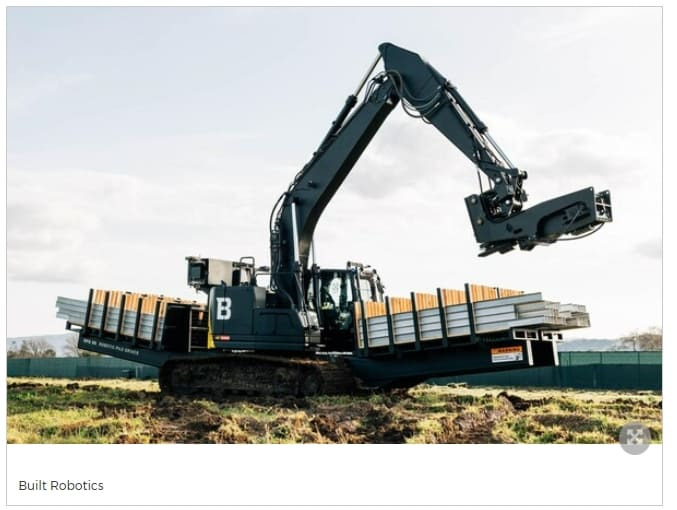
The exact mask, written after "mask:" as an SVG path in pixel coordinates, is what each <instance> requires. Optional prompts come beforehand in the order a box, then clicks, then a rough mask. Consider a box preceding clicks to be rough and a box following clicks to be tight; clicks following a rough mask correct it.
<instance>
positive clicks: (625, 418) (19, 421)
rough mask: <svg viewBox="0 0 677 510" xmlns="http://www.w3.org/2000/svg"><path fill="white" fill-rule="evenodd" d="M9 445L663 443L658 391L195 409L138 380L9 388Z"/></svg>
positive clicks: (239, 403) (459, 393)
mask: <svg viewBox="0 0 677 510" xmlns="http://www.w3.org/2000/svg"><path fill="white" fill-rule="evenodd" d="M7 406H8V417H7V428H8V430H7V440H8V442H10V443H615V442H617V441H618V433H619V430H620V428H621V427H622V426H623V425H624V424H626V423H628V422H631V421H637V422H640V423H643V424H644V425H646V426H648V427H649V428H650V429H651V433H652V438H653V440H654V441H655V442H660V441H661V438H662V426H661V415H662V397H661V394H660V393H656V392H610V391H576V390H570V391H566V390H543V389H537V390H529V389H514V388H510V389H507V390H506V389H501V388H487V387H481V388H470V387H465V386H458V385H457V386H428V385H419V386H417V387H414V388H411V389H409V390H393V391H388V392H380V393H373V394H364V395H353V396H326V397H315V398H304V399H295V398H282V399H280V398H275V399H274V398H265V397H233V398H231V399H226V400H219V401H212V400H204V399H202V400H192V399H187V398H174V397H170V396H165V395H162V394H160V391H159V388H158V386H157V383H155V382H148V381H135V380H89V381H73V380H65V379H38V378H9V379H8V388H7Z"/></svg>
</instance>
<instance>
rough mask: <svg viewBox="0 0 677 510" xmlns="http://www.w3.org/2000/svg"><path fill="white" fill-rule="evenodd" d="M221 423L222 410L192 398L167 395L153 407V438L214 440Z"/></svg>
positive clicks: (195, 440)
mask: <svg viewBox="0 0 677 510" xmlns="http://www.w3.org/2000/svg"><path fill="white" fill-rule="evenodd" d="M221 424H222V417H221V415H220V414H218V413H217V412H214V411H212V410H209V409H207V408H206V407H205V406H203V405H201V404H199V403H197V402H193V401H190V400H188V399H175V398H172V397H166V398H163V399H160V400H159V401H158V402H157V404H156V405H155V406H154V407H152V409H151V427H152V436H151V437H152V438H153V440H152V442H157V443H212V442H214V441H213V439H212V438H211V437H210V434H211V433H212V432H214V431H215V430H217V429H218V428H219V427H220V426H221Z"/></svg>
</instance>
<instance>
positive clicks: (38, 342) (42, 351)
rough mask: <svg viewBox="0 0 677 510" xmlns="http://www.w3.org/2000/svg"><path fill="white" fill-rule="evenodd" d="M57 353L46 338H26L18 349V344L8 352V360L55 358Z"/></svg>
mask: <svg viewBox="0 0 677 510" xmlns="http://www.w3.org/2000/svg"><path fill="white" fill-rule="evenodd" d="M55 356H56V351H55V350H54V347H52V344H50V343H49V342H48V341H47V340H46V339H45V338H42V337H35V338H25V339H23V340H22V341H21V345H20V346H19V347H18V348H17V346H16V343H14V345H13V346H12V347H10V348H9V349H8V350H7V357H8V358H53V357H55Z"/></svg>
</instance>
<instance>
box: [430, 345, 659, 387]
mask: <svg viewBox="0 0 677 510" xmlns="http://www.w3.org/2000/svg"><path fill="white" fill-rule="evenodd" d="M559 358H560V366H558V367H539V368H525V369H521V370H510V371H507V372H490V373H485V374H471V375H462V376H455V377H444V378H438V379H433V380H431V381H430V382H432V383H433V384H449V383H459V382H464V383H467V384H470V385H473V386H534V387H554V388H577V389H610V390H657V391H661V389H662V353H661V352H653V351H644V352H560V353H559Z"/></svg>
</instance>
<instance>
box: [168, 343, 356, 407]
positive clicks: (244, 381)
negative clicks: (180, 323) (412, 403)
mask: <svg viewBox="0 0 677 510" xmlns="http://www.w3.org/2000/svg"><path fill="white" fill-rule="evenodd" d="M159 382H160V389H161V390H162V391H163V392H164V393H168V394H170V395H176V396H203V397H210V398H214V397H217V398H218V397H227V396H231V395H265V396H292V397H310V396H314V395H320V394H322V395H337V394H343V393H353V392H354V391H355V390H357V389H358V381H357V380H356V378H355V376H354V374H353V373H352V371H351V370H350V368H349V367H348V366H347V365H346V363H345V362H344V361H343V360H342V359H340V358H327V359H322V360H320V359H313V358H309V357H298V358H283V357H279V356H272V355H268V356H267V355H264V354H252V353H230V354H224V355H223V356H222V357H217V358H209V359H203V360H199V361H198V360H194V359H183V360H182V359H176V360H172V361H169V362H167V363H166V364H165V365H163V366H162V368H161V369H160V375H159Z"/></svg>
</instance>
